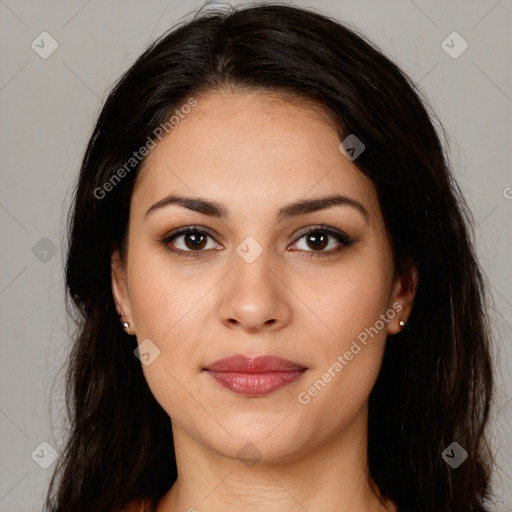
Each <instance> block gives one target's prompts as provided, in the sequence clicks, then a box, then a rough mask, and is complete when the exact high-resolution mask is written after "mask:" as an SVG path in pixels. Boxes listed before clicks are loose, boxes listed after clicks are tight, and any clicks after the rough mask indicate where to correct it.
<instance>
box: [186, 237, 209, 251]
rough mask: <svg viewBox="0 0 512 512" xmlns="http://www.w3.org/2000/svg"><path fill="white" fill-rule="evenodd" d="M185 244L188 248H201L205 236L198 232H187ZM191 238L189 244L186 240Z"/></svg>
mask: <svg viewBox="0 0 512 512" xmlns="http://www.w3.org/2000/svg"><path fill="white" fill-rule="evenodd" d="M186 240H187V246H188V247H189V249H202V248H203V246H204V241H205V236H204V235H202V234H200V233H189V234H188V235H187V236H186ZM190 240H192V245H191V246H189V244H188V241H190Z"/></svg>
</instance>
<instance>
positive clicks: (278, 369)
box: [204, 355, 307, 396]
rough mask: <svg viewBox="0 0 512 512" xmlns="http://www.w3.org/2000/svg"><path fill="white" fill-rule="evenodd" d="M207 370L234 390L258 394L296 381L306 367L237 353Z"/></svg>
mask: <svg viewBox="0 0 512 512" xmlns="http://www.w3.org/2000/svg"><path fill="white" fill-rule="evenodd" d="M204 370H205V371H206V372H207V373H208V375H210V377H212V378H213V379H214V380H215V381H216V382H217V383H218V384H220V385H221V386H223V387H224V388H226V389H228V390H230V391H233V392H234V393H238V394H241V395H247V396H259V395H266V394H268V393H272V392H274V391H277V390H278V389H281V388H283V387H284V386H287V385H289V384H291V383H293V382H295V381H296V380H297V379H299V378H300V377H301V376H302V375H303V374H304V372H305V371H306V370H307V367H304V366H302V365H299V364H296V363H294V362H292V361H288V360H287V359H282V358H280V357H275V356H257V357H251V356H244V355H235V356H229V357H225V358H223V359H219V360H217V361H215V362H214V363H212V364H210V365H209V366H207V367H206V368H204Z"/></svg>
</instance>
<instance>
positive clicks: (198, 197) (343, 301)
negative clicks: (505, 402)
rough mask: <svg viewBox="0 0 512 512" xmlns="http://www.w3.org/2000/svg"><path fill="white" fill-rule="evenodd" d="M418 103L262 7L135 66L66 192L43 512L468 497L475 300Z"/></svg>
mask: <svg viewBox="0 0 512 512" xmlns="http://www.w3.org/2000/svg"><path fill="white" fill-rule="evenodd" d="M426 104H427V103H426V102H425V101H422V100H421V99H420V95H419V93H418V91H416V90H415V88H414V85H413V84H412V83H411V81H410V80H409V79H408V78H407V76H406V75H405V74H404V73H403V72H401V71H400V70H399V69H398V68H397V66H396V65H395V64H393V63H392V62H390V61H389V60H388V59H387V58H386V57H385V56H383V54H382V53H381V52H380V51H379V50H378V49H376V47H375V46H373V45H372V44H371V43H369V42H368V41H366V40H365V39H364V37H363V36H362V35H359V34H356V32H354V31H353V30H351V29H348V28H347V27H345V26H343V25H341V24H339V23H338V22H336V21H334V20H331V19H328V18H327V17H324V16H322V15H319V14H317V13H314V12H312V11H309V10H306V9H299V8H295V7H289V6H283V5H279V6H278V5H260V6H256V7H246V8H242V9H230V10H228V11H219V10H217V11H213V12H204V13H200V14H199V15H198V16H196V17H195V18H194V19H193V20H192V21H190V22H188V23H186V24H183V25H182V26H180V27H178V28H175V29H173V30H170V31H169V32H168V33H167V34H164V36H162V37H161V38H160V39H159V40H158V41H156V42H155V43H153V44H152V45H151V46H150V47H149V48H148V49H147V50H146V51H145V52H144V53H143V55H141V56H140V57H139V59H138V60H137V61H136V62H135V64H133V66H132V67H131V68H130V69H129V70H128V71H127V72H126V73H125V74H124V76H123V77H122V78H121V79H120V80H119V82H118V83H117V85H116V86H115V88H114V90H113V91H112V92H111V94H110V96H109V97H108V99H107V101H106V103H105V105H104V107H103V110H102V112H101V114H100V116H99V119H98V122H97V124H96V126H95V129H94V133H93V134H92V137H91V139H90V142H89V145H88V147H87V150H86V154H85V157H84V160H83V163H82V167H81V171H80V179H79V183H78V185H77V189H76V192H75V197H74V205H73V209H72V215H71V217H70V225H69V249H68V259H67V266H66V284H67V290H68V293H69V297H70V298H71V299H72V301H73V303H74V305H75V306H76V308H77V311H78V312H79V317H78V318H77V324H78V331H77V333H76V337H75V340H74V346H73V353H72V355H71V358H70V361H69V373H68V395H67V399H68V404H69V408H70V420H71V432H70V436H69V439H68V441H67V445H66V447H65V450H64V452H63V454H62V456H61V459H60V461H59V463H58V466H57V469H56V473H55V474H54V476H53V479H52V482H51V485H50V489H49V492H48V498H47V504H46V505H47V509H48V510H52V511H55V512H61V511H64V510H66V511H68V510H73V511H75V512H78V511H84V512H85V511H90V510H95V511H109V512H112V511H120V510H156V511H157V512H171V511H177V510H188V511H194V510H197V511H199V512H202V511H214V510H216V511H218V510H222V511H230V510H253V511H256V510H258V511H259V510H265V511H267V512H268V511H273V510H280V511H283V510H286V511H292V510H308V511H311V512H312V511H320V510H322V511H337V512H340V511H342V512H345V511H349V510H350V511H356V510H361V511H363V510H364V511H370V512H371V511H377V510H381V511H384V510H386V511H400V512H408V511H411V512H412V511H414V512H420V511H425V512H427V511H428V512H433V511H436V512H440V511H450V512H454V511H464V512H469V511H484V510H487V509H486V508H485V503H486V500H487V499H488V498H489V478H490V464H491V455H490V451H489V449H488V447H487V443H486V438H485V428H486V424H487V418H488V414H489V407H490V402H491V398H492V389H493V388H492V382H493V380H492V369H491V360H490V354H489V344H490V328H489V324H488V319H487V316H486V301H487V299H486V296H487V295H486V293H485V288H484V284H485V283H484V280H483V277H482V273H481V270H480V267H479V264H478V262H477V259H476V257H475V251H474V248H473V243H472V240H471V235H470V233H471V231H470V228H471V214H470V212H469V211H468V209H467V207H466V204H465V202H464V199H463V197H462V195H461V193H460V190H459V188H458V186H457V184H456V182H455V181H454V179H453V176H452V174H451V171H450V169H449V165H448V162H447V159H446V156H445V155H444V153H443V148H442V145H441V143H440V140H439V137H438V135H437V134H436V132H435V129H434V127H433V121H432V118H433V115H429V113H428V111H427V107H426V106H425V105H426Z"/></svg>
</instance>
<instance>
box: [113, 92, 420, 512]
mask: <svg viewBox="0 0 512 512" xmlns="http://www.w3.org/2000/svg"><path fill="white" fill-rule="evenodd" d="M196 99H197V101H198V105H197V106H196V107H195V108H194V109H193V110H192V111H191V112H190V113H189V114H187V115H186V116H185V117H184V119H182V120H180V122H179V123H178V124H177V125H176V126H175V127H174V128H173V130H172V131H171V132H170V133H169V135H168V136H166V138H164V139H163V140H162V141H161V142H160V143H159V144H158V145H157V146H156V147H155V148H154V149H153V150H152V151H151V153H150V154H149V155H148V158H147V159H146V161H145V165H144V167H143V170H142V171H141V174H140V179H139V181H138V182H137V184H136V186H135V188H134V192H133V195H132V198H131V206H130V218H129V228H128V240H129V244H128V252H127V260H126V261H125V262H123V261H122V260H121V258H120V256H119V253H118V252H117V251H114V252H113V253H112V290H113V294H114V298H115V301H116V304H117V307H118V311H119V313H121V312H124V314H125V319H126V321H127V322H128V323H129V325H130V328H129V333H130V334H134V335H136V337H137V341H138V343H141V342H142V341H143V340H146V339H150V340H151V342H152V343H154V345H156V346H157V347H158V349H159V350H160V355H159V356H158V357H157V358H156V359H155V360H154V361H153V362H152V363H151V364H150V365H148V366H145V365H143V371H144V375H145V377H146V379H147V382H148V385H149V387H150V389H151V391H152V393H153V394H154V396H155V398H156V399H157V401H158V402H159V403H160V404H161V406H162V407H163V409H164V410H165V411H166V412H167V413H168V414H169V416H170V417H171V419H172V426H173V436H174V445H175V451H176V460H177V464H178V471H179V477H178V480H177V481H176V483H175V484H174V485H173V486H172V488H171V489H170V491H169V492H168V493H167V494H166V495H165V496H164V497H162V499H161V500H160V502H159V504H158V512H171V511H178V510H179V511H190V512H193V511H194V510H197V511H198V512H209V511H218V510H223V511H227V512H229V511H235V510H236V511H241V510H244V511H262V510H264V511H265V512H273V511H280V512H283V511H289V512H292V511H303V510H307V511H309V512H313V511H336V512H345V511H347V512H348V511H350V512H357V511H365V512H368V511H370V512H371V511H377V510H388V511H395V510H396V508H395V506H394V504H393V503H391V502H389V501H387V502H386V501H384V504H382V503H380V501H379V500H378V498H377V494H378V490H377V491H375V490H374V489H372V485H371V481H370V477H369V471H368V465H367V422H368V397H369V394H370V391H371V389H372V387H373V385H374V383H375V381H376V378H377V375H378V373H379V369H380V365H381V362H382V356H383V351H384V347H385V342H386V337H387V335H392V334H395V333H396V332H398V331H399V329H400V328H399V321H400V320H404V321H406V320H407V317H408V315H409V312H410V309H411V307H412V302H413V298H414V289H415V285H416V281H417V275H416V269H415V267H414V265H411V266H410V267H409V269H408V271H407V272H405V273H403V274H402V275H397V274H396V273H395V268H394V265H393V259H392V251H391V247H390V245H389V241H388V239H387V237H386V232H385V227H384V223H383V219H382V214H381V211H380V208H379V204H378V199H377V195H376V191H375V187H374V185H373V183H372V182H371V180H369V179H368V178H367V177H366V176H365V175H363V174H362V173H361V172H360V171H359V170H358V169H357V168H356V166H355V165H354V163H352V162H351V161H350V160H349V159H348V158H346V157H345V156H344V155H343V154H342V153H341V151H340V150H339V149H338V145H339V144H340V142H341V141H340V139H339V136H338V135H337V133H336V130H335V128H334V126H333V125H332V123H330V122H329V119H328V117H327V115H326V114H325V113H323V112H322V111H321V110H319V109H314V108H312V107H311V106H308V105H306V104H304V103H303V102H300V101H299V100H298V99H296V98H293V97H288V98H284V99H281V98H279V97H277V96H275V95H272V94H270V93H269V92H262V91H254V92H251V93H247V92H244V93H240V92H233V91H230V92H225V91H223V92H221V91H216V92H215V93H209V94H207V95H203V96H201V97H196ZM171 192H172V193H177V194H182V195H186V196H192V197H195V196H201V197H202V198H203V197H204V198H207V199H209V200H214V201H217V202H219V203H222V204H223V205H224V206H225V207H226V208H227V209H228V211H229V216H228V217H227V218H225V219H219V218H214V217H211V216H208V215H205V214H202V213H198V212H194V211H191V210H189V209H186V208H183V207H181V206H178V205H176V204H172V205H167V206H165V207H164V208H161V209H158V210H155V211H154V212H152V213H151V214H149V215H147V216H145V215H146V211H147V210H148V209H149V208H150V207H151V206H152V205H153V204H154V203H156V202H158V201H159V200H161V199H162V198H164V197H165V196H167V195H168V194H169V193H171ZM333 193H339V194H343V195H345V196H349V197H350V198H353V199H355V200H357V201H358V202H359V203H361V204H362V205H363V206H364V208H365V209H366V210H367V212H368V219H365V217H364V216H363V215H362V214H361V213H360V212H359V211H358V210H357V209H356V208H353V207H351V206H347V205H342V206H334V207H330V208H326V209H322V210H320V211H316V212H311V213H306V214H303V215H300V216H297V217H292V218H287V219H284V220H282V221H281V222H277V221H276V212H277V210H278V209H279V208H281V207H282V206H284V205H285V204H288V203H291V202H295V201H298V200H304V199H312V198H317V197H323V196H327V195H331V194H333ZM319 224H325V225H327V226H329V227H330V228H334V229H335V230H336V229H337V230H341V231H343V232H345V233H346V234H347V235H349V236H350V237H351V239H352V240H353V241H354V243H353V244H352V245H349V246H344V247H343V248H342V250H341V252H338V253H331V254H329V253H328V251H329V250H330V249H332V248H335V247H338V246H340V242H338V241H337V240H336V238H334V237H332V236H330V237H329V239H328V240H329V241H328V245H327V246H323V247H322V248H320V249H318V248H316V246H315V244H314V241H313V243H312V242H311V239H310V238H309V237H307V236H302V232H303V231H304V228H308V227H312V226H317V225H319ZM194 225H195V226H198V227H199V229H201V228H208V229H209V230H210V232H211V233H212V238H210V237H207V238H206V241H205V243H204V244H203V246H202V247H201V248H200V249H197V248H196V249H195V248H194V247H195V246H194V244H193V241H192V243H191V241H190V237H187V236H184V235H181V236H180V235H178V237H177V238H175V239H174V241H172V242H170V243H169V246H174V247H176V248H178V249H182V250H183V251H186V250H188V251H194V250H195V251H196V252H197V251H198V250H200V251H203V252H202V253H201V254H200V255H199V257H197V258H192V257H191V258H184V257H181V258H180V257H179V256H177V255H176V254H175V253H173V252H171V251H170V250H169V248H166V247H165V246H163V245H162V244H160V240H161V239H162V238H164V236H165V235H166V234H168V233H170V232H171V231H172V230H173V229H176V228H179V227H183V226H194ZM248 236H250V237H252V238H253V239H255V240H256V241H257V243H258V244H259V246H260V247H261V250H262V253H261V254H260V256H259V257H258V258H257V259H256V260H255V261H253V262H252V263H248V262H247V261H246V260H244V259H243V258H242V257H241V256H240V255H239V254H238V253H237V251H236V249H237V247H238V246H239V245H240V244H241V242H242V241H244V239H245V238H246V237H248ZM187 242H188V243H187ZM242 247H243V244H242ZM216 249H218V250H216ZM253 250H254V248H251V249H250V251H253ZM321 251H323V252H324V254H325V256H323V257H322V256H317V257H308V256H311V255H312V254H313V256H314V255H315V254H318V253H319V252H321ZM393 304H395V308H397V304H399V306H398V307H401V311H400V312H398V313H396V315H394V318H392V319H389V321H388V322H387V323H385V326H384V328H382V329H380V330H379V332H378V335H375V336H374V337H373V338H369V342H368V344H367V345H366V346H364V347H363V348H362V350H361V351H360V352H359V353H357V355H355V356H354V357H353V359H352V360H351V361H349V362H348V364H347V365H346V366H344V367H343V369H342V371H340V372H334V374H335V376H334V377H332V378H331V380H330V382H328V383H327V384H326V385H325V387H324V388H323V389H322V390H321V392H319V393H318V394H317V395H316V396H314V397H312V398H311V400H310V401H309V403H307V404H302V403H300V402H299V400H298V395H299V393H301V392H304V391H306V392H307V390H308V389H309V388H310V387H311V386H312V385H313V384H314V383H315V381H317V380H318V379H321V378H322V375H323V374H325V372H327V370H328V369H329V368H330V367H331V368H332V366H333V363H334V362H335V361H336V360H337V358H338V356H340V355H342V356H343V354H344V353H345V352H346V351H347V350H349V348H350V346H351V344H352V342H353V340H355V339H356V338H357V336H358V334H359V333H361V332H362V331H364V330H365V328H369V327H370V326H374V325H375V323H376V321H377V320H379V318H380V315H381V314H385V313H386V311H387V310H389V309H390V308H391V309H392V307H393ZM233 354H245V355H262V354H270V355H276V356H279V357H282V358H285V359H289V360H291V361H294V362H296V363H299V364H301V365H303V366H306V367H308V370H307V371H306V373H305V374H304V375H303V376H302V377H301V378H300V379H299V380H298V381H296V382H294V383H293V384H291V385H288V386H286V387H284V388H281V389H280V390H278V391H275V392H273V393H270V394H269V395H266V396H259V397H247V396H243V395H239V394H235V393H233V392H231V391H228V390H226V389H224V388H222V387H221V386H219V385H218V384H217V383H216V382H215V381H214V380H213V379H212V378H210V376H209V375H208V374H207V373H205V372H203V371H202V369H203V368H204V367H205V366H206V365H208V364H210V363H212V362H213V361H215V360H217V359H219V358H222V357H226V356H229V355H233ZM331 375H332V370H331ZM246 443H251V445H248V446H250V448H246V449H249V451H250V452H251V453H253V455H254V458H255V459H257V461H256V463H255V464H253V465H251V466H249V464H245V463H244V462H243V461H242V460H241V458H240V456H238V455H237V454H238V452H239V450H240V449H241V448H242V447H244V445H246Z"/></svg>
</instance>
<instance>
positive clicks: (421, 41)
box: [0, 0, 512, 512]
mask: <svg viewBox="0 0 512 512" xmlns="http://www.w3.org/2000/svg"><path fill="white" fill-rule="evenodd" d="M238 3H240V2H236V1H233V2H232V4H233V5H236V4H238ZM201 5H202V2H199V1H189V2H185V1H171V2H169V1H167V2H166V1H160V0H153V1H145V2H142V1H139V2H135V1H127V0H125V1H121V0H119V1H111V0H109V1H100V0H90V1H87V0H73V1H58V2H57V1H44V2H42V1H40V2H37V1H15V0H0V40H1V48H2V60H1V63H0V73H1V74H0V108H1V123H2V124H1V134H2V137H1V149H0V151H1V173H2V174H1V193H0V229H1V237H2V246H1V249H0V250H1V257H2V266H1V270H0V308H1V309H0V311H1V350H2V354H1V356H2V357H1V358H0V382H1V388H0V389H1V396H0V432H1V433H0V452H1V453H2V459H1V460H2V463H1V467H0V511H9V512H17V511H38V510H41V507H42V500H43V495H44V493H45V491H46V487H47V485H48V482H49V478H50V473H51V471H52V470H53V468H54V466H55V463H53V464H52V465H51V466H49V468H47V469H43V468H42V467H40V465H39V464H37V463H36V462H35V460H39V461H41V462H44V461H47V462H48V461H50V460H51V458H50V452H49V451H48V448H45V447H44V445H43V447H40V444H41V443H42V442H48V443H49V444H50V445H51V446H53V447H54V448H55V449H56V450H59V449H60V447H61V445H62V440H63V434H64V431H63V427H64V425H65V423H64V422H63V416H62V415H63V413H64V406H63V401H62V396H63V394H62V393H63V391H62V383H63V379H62V377H63V372H62V371H61V370H60V369H61V365H62V363H63V361H64V360H65V357H66V355H67V353H68V348H69V345H70V343H69V336H68V334H66V333H67V330H68V329H69V328H70V327H72V324H71V322H70V321H68V319H67V316H66V312H65V308H64V301H63V298H64V289H63V261H64V254H63V249H64V248H65V245H64V241H65V238H64V227H65V220H66V214H67V211H68V207H69V204H70V197H71V192H72V188H73V185H74V183H75V179H76V176H77V172H78V168H79V164H80V160H81V158H82V156H83V151H84V148H85V144H86V142H87V140H88V137H89V135H90V133H91V131H92V126H93V122H94V120H95V118H96V117H97V115H98V114H99V110H100V107H101V105H102V103H103V101H104V100H105V98H106V94H107V91H108V90H109V88H110V87H111V86H112V85H113V83H114V81H115V80H116V79H117V78H118V77H119V75H120V74H121V73H122V72H123V71H124V70H126V69H127V68H128V67H129V65H130V64H131V63H132V62H133V61H134V59H135V58H136V57H137V56H138V55H139V54H140V53H141V52H142V50H143V49H144V48H145V47H146V45H147V44H148V43H149V42H150V41H152V40H154V39H155V38H156V37H157V36H158V35H160V34H161V33H162V32H163V31H164V30H165V29H167V28H168V27H169V26H171V25H173V24H174V23H176V22H178V21H179V20H180V18H182V17H183V16H185V15H187V14H188V13H190V12H191V11H193V10H194V9H196V8H198V7H200V6H201ZM297 5H304V6H312V7H316V8H317V9H319V10H320V11H321V12H324V13H326V14H328V15H333V16H335V17H337V18H338V19H340V20H341V21H345V22H349V23H350V24H353V25H355V26H356V27H359V28H360V29H361V30H362V31H363V32H364V33H366V34H367V35H368V36H369V37H370V39H372V40H373V41H375V42H376V43H377V44H379V45H380V46H381V47H382V49H383V50H384V51H385V52H386V53H387V54H388V55H389V56H390V57H391V58H393V59H394V60H396V61H397V62H398V64H399V65H400V66H401V67H402V68H403V69H404V70H405V71H406V72H407V73H408V74H409V75H410V76H411V77H413V78H414V79H415V80H416V81H419V82H420V86H421V88H422V90H423V91H424V92H425V94H426V95H427V96H428V97H429V98H430V101H431V104H432V105H433V107H434V109H435V110H436V112H437V113H438V115H439V117H440V119H441V121H442V123H443V124H444V126H445V128H446V130H447V131H448V133H449V135H450V154H451V158H452V161H453V164H454V172H455V173H456V177H457V179H458V180H459V183H460V185H461V187H462V190H463V191H464V193H465V195H466V197H467V199H468V202H469V205H470V207H471V209H472V211H473V213H474V217H475V224H476V229H475V238H476V240H477V249H478V252H479V255H480V258H481V261H482V264H483V267H484V269H485V272H486V274H487V276H488V278H489V281H490V283H491V291H492V293H493V296H494V302H495V306H494V308H493V310H492V316H493V319H494V323H495V326H496V334H497V348H496V359H497V367H498V374H497V379H498V388H499V389H498V395H497V399H496V405H495V409H494V415H495V421H494V423H493V442H494V445H495V448H496V454H497V469H496V475H495V479H494V486H495V491H496V493H497V504H496V508H495V510H498V511H500V512H501V511H505V510H507V511H508V510H512V480H511V475H512V463H511V461H510V457H511V455H512V447H511V445H512V443H511V422H512V402H511V396H512V371H511V368H510V359H511V356H512V349H511V345H510V339H511V330H512V329H511V326H512V272H511V269H510V261H511V258H510V255H511V254H512V234H511V231H512V230H511V229H510V220H511V219H512V215H511V214H512V188H511V187H512V173H511V171H510V161H511V159H512V154H511V147H512V144H511V142H512V140H511V122H510V121H511V114H512V88H511V85H512V84H511V82H512V80H511V78H512V73H511V67H510V62H511V55H510V54H511V47H512V45H511V42H512V41H511V40H512V37H511V32H510V21H511V20H512V2H511V1H510V0H501V1H495V0H490V1H425V0H415V1H411V0H393V1H382V0H374V1H359V2H357V1H355V0H347V1H335V0H324V1H322V0H317V1H315V2H311V1H302V2H297ZM43 31H47V32H49V33H50V34H51V36H52V37H53V38H54V39H55V40H56V41H57V43H58V49H57V50H56V51H55V52H54V53H53V54H51V55H50V56H49V57H48V58H46V59H43V58H41V57H40V56H39V55H38V53H36V51H34V50H33V49H32V47H31V43H32V41H34V40H35V41H36V43H37V42H38V41H39V45H40V46H43V45H42V44H41V43H40V38H38V36H39V34H41V33H42V32H43ZM453 31H457V32H458V33H460V34H461V36H462V37H463V38H464V39H465V40H466V41H467V43H468V44H469V47H468V48H467V50H466V51H465V52H464V53H462V54H461V55H460V56H459V57H458V58H452V57H451V56H449V55H448V54H447V53H446V51H445V50H444V49H443V47H442V46H441V43H442V41H444V40H445V39H446V38H447V36H448V35H449V34H451V33H452V32H453ZM45 37H46V36H45ZM45 41H46V42H45V43H44V51H48V49H49V48H51V47H50V44H49V40H48V39H45ZM447 44H449V45H450V46H453V47H454V48H452V50H451V51H452V52H453V51H458V50H460V48H461V46H460V41H457V40H456V39H455V40H454V42H453V43H452V42H451V39H448V42H447ZM40 51H43V48H41V49H40ZM41 239H43V240H41ZM45 251H46V252H45ZM52 386H53V387H52ZM52 391H53V392H52ZM50 398H51V401H50ZM50 411H51V414H50ZM32 454H34V455H33V457H34V459H35V460H33V458H32ZM37 454H39V458H38V457H37ZM439 455H440V454H439ZM433 456H436V454H433ZM470 456H471V454H470Z"/></svg>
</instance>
